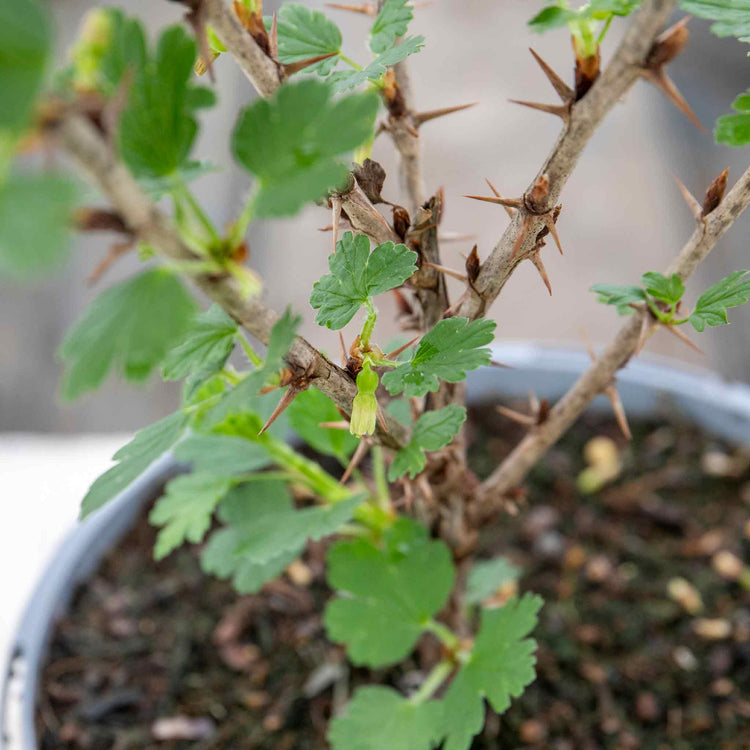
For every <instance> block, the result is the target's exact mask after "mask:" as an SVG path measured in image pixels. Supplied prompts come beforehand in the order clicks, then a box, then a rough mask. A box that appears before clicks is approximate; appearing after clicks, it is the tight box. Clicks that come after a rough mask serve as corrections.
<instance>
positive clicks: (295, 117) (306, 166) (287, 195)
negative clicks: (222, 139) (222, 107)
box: [232, 78, 378, 217]
mask: <svg viewBox="0 0 750 750" xmlns="http://www.w3.org/2000/svg"><path fill="white" fill-rule="evenodd" d="M377 109H378V99H377V96H376V95H375V94H372V93H366V94H353V95H351V96H347V97H344V98H342V99H339V100H337V101H335V102H334V101H331V88H330V86H328V85H327V84H325V83H323V82H321V81H317V80H315V79H313V78H306V79H303V80H301V81H298V82H296V83H287V84H285V85H284V86H282V87H281V88H280V89H279V90H278V91H277V92H276V94H275V95H274V96H273V97H271V98H270V99H260V100H258V101H257V102H255V103H254V104H253V105H252V106H250V107H248V108H246V109H245V110H243V112H242V113H241V114H240V118H239V120H238V122H237V125H236V127H235V129H234V133H233V134H232V151H233V153H234V156H235V158H236V159H237V161H238V162H239V163H240V164H242V166H243V167H245V169H247V170H248V171H249V172H250V173H251V174H253V175H254V176H255V177H256V178H257V184H256V195H255V199H254V213H255V216H256V217H263V216H285V215H290V214H294V213H296V212H297V211H298V210H299V209H300V208H301V207H302V206H303V205H304V204H305V203H307V202H308V201H313V200H316V199H318V198H320V197H321V196H322V195H324V194H325V193H326V191H327V190H330V189H331V188H335V187H337V186H339V185H341V183H342V182H343V181H344V179H345V177H346V174H347V165H346V164H345V163H344V162H343V161H341V159H339V158H337V157H339V156H341V155H343V154H346V153H348V152H351V151H353V150H354V149H355V148H357V147H358V146H360V145H361V144H362V143H364V142H365V141H367V140H368V139H369V138H371V137H372V132H373V125H374V122H375V115H376V113H377Z"/></svg>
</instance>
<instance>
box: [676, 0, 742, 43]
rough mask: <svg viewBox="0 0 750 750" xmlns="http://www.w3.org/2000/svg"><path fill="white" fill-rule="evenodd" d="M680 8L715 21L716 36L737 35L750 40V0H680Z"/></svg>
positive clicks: (713, 28) (713, 26)
mask: <svg viewBox="0 0 750 750" xmlns="http://www.w3.org/2000/svg"><path fill="white" fill-rule="evenodd" d="M680 8H682V10H684V11H685V12H686V13H691V14H692V15H694V16H698V17H699V18H707V19H709V20H711V21H715V23H713V24H712V25H711V31H712V32H713V33H714V34H716V36H720V37H723V36H736V37H737V38H738V39H739V40H740V41H741V42H750V0H680Z"/></svg>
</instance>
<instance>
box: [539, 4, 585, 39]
mask: <svg viewBox="0 0 750 750" xmlns="http://www.w3.org/2000/svg"><path fill="white" fill-rule="evenodd" d="M579 17H580V16H579V13H578V11H575V10H569V9H568V8H561V7H560V6H559V5H551V6H549V7H547V8H544V9H543V10H541V11H539V13H537V14H536V15H535V16H534V17H533V18H532V19H531V20H530V21H529V26H531V29H532V31H536V33H537V34H543V33H544V32H545V31H551V30H552V29H558V28H560V27H561V26H567V25H568V23H570V22H571V21H575V20H577V19H578V18H579Z"/></svg>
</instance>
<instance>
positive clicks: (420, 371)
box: [383, 318, 495, 398]
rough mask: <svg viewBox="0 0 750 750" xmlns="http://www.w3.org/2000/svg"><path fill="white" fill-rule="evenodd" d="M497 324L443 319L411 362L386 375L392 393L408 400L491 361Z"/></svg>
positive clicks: (386, 384) (384, 382)
mask: <svg viewBox="0 0 750 750" xmlns="http://www.w3.org/2000/svg"><path fill="white" fill-rule="evenodd" d="M494 330H495V322H494V321H492V320H473V321H469V320H467V319H466V318H448V319H446V320H441V321H440V322H439V323H438V324H437V325H436V326H435V327H434V328H433V329H432V330H431V331H429V332H428V333H427V334H426V335H425V336H424V337H423V338H422V340H421V341H420V342H419V346H418V347H417V351H416V353H415V354H414V356H413V357H412V359H411V360H410V361H409V362H406V363H404V364H401V365H399V366H398V367H397V368H396V369H395V370H392V371H390V372H387V373H386V374H385V375H383V384H384V385H385V387H386V388H387V389H388V391H389V393H391V394H397V393H401V391H403V392H404V395H405V396H406V398H411V397H413V396H417V397H419V396H424V395H425V394H426V393H428V392H429V391H436V390H437V389H438V387H439V385H440V381H439V378H442V379H443V380H446V381H447V382H449V383H457V382H459V381H460V380H464V378H465V377H466V373H467V372H469V371H470V370H476V369H477V368H478V367H482V366H483V365H487V364H489V362H490V358H491V356H492V352H491V351H490V349H488V348H486V344H489V343H491V342H492V339H493V332H494Z"/></svg>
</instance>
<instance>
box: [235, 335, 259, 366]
mask: <svg viewBox="0 0 750 750" xmlns="http://www.w3.org/2000/svg"><path fill="white" fill-rule="evenodd" d="M237 340H238V341H239V342H240V346H241V347H242V350H243V351H244V352H245V356H246V357H247V358H248V359H249V360H250V364H252V365H253V366H255V367H263V359H262V358H261V357H259V356H258V354H257V353H256V351H255V349H253V347H252V346H250V344H249V342H248V340H247V339H246V338H245V337H244V336H243V335H242V334H241V333H239V332H238V333H237Z"/></svg>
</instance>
